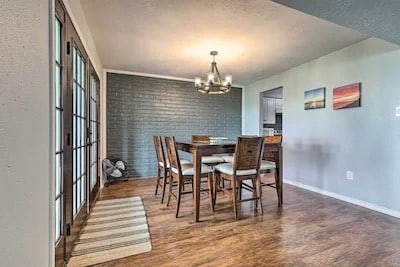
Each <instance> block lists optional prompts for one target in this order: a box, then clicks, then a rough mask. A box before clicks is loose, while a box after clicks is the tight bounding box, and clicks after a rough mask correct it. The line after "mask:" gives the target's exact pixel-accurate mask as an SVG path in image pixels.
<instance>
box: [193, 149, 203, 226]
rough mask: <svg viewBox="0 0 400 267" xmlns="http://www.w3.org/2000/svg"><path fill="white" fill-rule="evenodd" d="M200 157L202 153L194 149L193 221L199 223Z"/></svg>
mask: <svg viewBox="0 0 400 267" xmlns="http://www.w3.org/2000/svg"><path fill="white" fill-rule="evenodd" d="M201 157H202V151H201V150H200V149H195V150H194V151H193V168H194V177H193V183H194V214H195V221H196V222H198V221H199V214H200V184H201V183H200V180H201Z"/></svg>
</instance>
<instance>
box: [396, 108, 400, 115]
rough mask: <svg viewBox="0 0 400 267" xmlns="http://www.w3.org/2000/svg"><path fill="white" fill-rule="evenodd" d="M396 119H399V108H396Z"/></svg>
mask: <svg viewBox="0 0 400 267" xmlns="http://www.w3.org/2000/svg"><path fill="white" fill-rule="evenodd" d="M396 117H400V107H396Z"/></svg>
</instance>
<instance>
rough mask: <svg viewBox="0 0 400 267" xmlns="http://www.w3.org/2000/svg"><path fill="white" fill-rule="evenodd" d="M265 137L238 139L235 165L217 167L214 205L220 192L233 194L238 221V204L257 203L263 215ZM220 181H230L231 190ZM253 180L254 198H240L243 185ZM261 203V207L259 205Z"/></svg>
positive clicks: (225, 164)
mask: <svg viewBox="0 0 400 267" xmlns="http://www.w3.org/2000/svg"><path fill="white" fill-rule="evenodd" d="M263 144H264V138H263V137H238V139H237V142H236V148H235V156H234V160H233V163H224V164H219V165H217V166H216V167H215V180H214V184H213V186H214V189H213V191H214V204H215V202H216V197H217V194H216V192H217V191H218V190H223V191H226V192H230V190H231V192H232V201H233V212H234V215H235V219H238V203H241V202H244V201H255V202H256V205H255V208H257V207H259V208H260V212H261V213H263V208H262V201H261V180H260V161H261V156H262V151H263V147H264V145H263ZM220 180H227V181H230V184H231V186H230V190H229V189H226V188H224V187H220V184H221V183H220ZM246 180H251V182H252V188H254V189H255V190H253V196H252V197H251V198H247V199H242V198H241V197H238V196H239V194H240V190H241V184H242V183H243V182H244V181H246ZM258 202H259V205H257V203H258Z"/></svg>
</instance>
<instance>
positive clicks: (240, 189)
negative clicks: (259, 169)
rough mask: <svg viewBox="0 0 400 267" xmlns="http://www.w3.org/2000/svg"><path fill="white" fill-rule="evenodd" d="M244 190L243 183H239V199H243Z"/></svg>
mask: <svg viewBox="0 0 400 267" xmlns="http://www.w3.org/2000/svg"><path fill="white" fill-rule="evenodd" d="M242 188H243V181H239V186H238V190H239V193H238V195H239V199H242Z"/></svg>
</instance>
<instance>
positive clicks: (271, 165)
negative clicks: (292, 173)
mask: <svg viewBox="0 0 400 267" xmlns="http://www.w3.org/2000/svg"><path fill="white" fill-rule="evenodd" d="M275 168H276V164H275V162H273V161H269V160H262V161H261V164H260V170H273V169H275Z"/></svg>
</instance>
